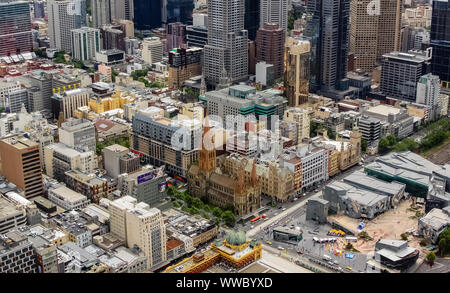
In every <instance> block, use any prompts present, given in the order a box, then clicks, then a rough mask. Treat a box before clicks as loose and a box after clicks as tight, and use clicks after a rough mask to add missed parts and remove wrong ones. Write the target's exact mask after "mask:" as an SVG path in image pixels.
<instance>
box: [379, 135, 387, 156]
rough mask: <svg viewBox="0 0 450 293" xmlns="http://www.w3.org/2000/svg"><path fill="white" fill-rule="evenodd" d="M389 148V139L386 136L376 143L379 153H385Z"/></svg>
mask: <svg viewBox="0 0 450 293" xmlns="http://www.w3.org/2000/svg"><path fill="white" fill-rule="evenodd" d="M388 150H389V140H388V139H387V138H386V137H383V138H381V139H380V142H379V143H378V151H379V152H380V153H385V152H387V151H388Z"/></svg>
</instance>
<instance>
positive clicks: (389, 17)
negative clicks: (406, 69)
mask: <svg viewBox="0 0 450 293" xmlns="http://www.w3.org/2000/svg"><path fill="white" fill-rule="evenodd" d="M373 3H374V2H373V1H371V0H362V1H351V4H350V5H351V7H350V14H351V19H352V23H351V28H350V51H351V52H353V53H354V54H355V57H356V61H357V63H356V68H358V69H361V70H362V71H364V72H371V71H372V70H373V69H374V68H375V66H376V62H377V60H379V59H380V58H381V56H382V55H383V54H386V53H390V52H393V51H398V50H399V49H400V31H401V29H400V25H401V21H400V20H401V0H381V1H380V2H379V7H377V6H374V7H371V5H373ZM372 8H373V9H372ZM371 9H372V10H371ZM377 9H379V11H377ZM369 12H370V13H369Z"/></svg>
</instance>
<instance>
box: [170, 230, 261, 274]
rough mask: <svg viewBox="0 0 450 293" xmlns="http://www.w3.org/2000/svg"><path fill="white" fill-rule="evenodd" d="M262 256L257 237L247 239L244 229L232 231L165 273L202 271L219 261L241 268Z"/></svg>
mask: <svg viewBox="0 0 450 293" xmlns="http://www.w3.org/2000/svg"><path fill="white" fill-rule="evenodd" d="M261 256H262V244H261V243H260V242H258V241H256V240H255V239H253V240H247V238H246V236H245V232H243V231H231V232H229V233H228V234H227V235H226V237H225V239H224V240H217V241H214V242H213V243H211V244H210V247H209V249H207V250H206V251H204V252H203V253H196V254H194V255H193V256H191V257H189V258H186V259H184V260H183V261H181V262H180V263H178V264H176V265H173V266H170V267H168V268H167V269H166V270H165V273H201V272H204V271H205V270H207V269H208V268H210V267H211V266H213V265H215V264H217V263H219V262H225V263H227V264H228V265H230V266H232V267H234V268H236V269H240V268H243V267H245V266H248V265H249V264H251V263H253V262H255V261H257V260H258V259H260V258H261Z"/></svg>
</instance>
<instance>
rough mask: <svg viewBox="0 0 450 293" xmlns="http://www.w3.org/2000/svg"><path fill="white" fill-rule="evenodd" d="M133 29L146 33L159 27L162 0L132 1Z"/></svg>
mask: <svg viewBox="0 0 450 293" xmlns="http://www.w3.org/2000/svg"><path fill="white" fill-rule="evenodd" d="M133 5H134V6H133V8H134V19H133V20H134V28H135V29H136V30H138V31H146V30H147V31H148V30H151V29H154V28H157V27H160V26H161V21H162V15H161V12H162V0H152V1H149V0H134V2H133Z"/></svg>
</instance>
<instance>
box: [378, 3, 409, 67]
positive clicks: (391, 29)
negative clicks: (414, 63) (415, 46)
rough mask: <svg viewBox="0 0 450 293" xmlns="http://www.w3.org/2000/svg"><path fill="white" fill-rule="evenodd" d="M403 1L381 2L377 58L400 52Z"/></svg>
mask: <svg viewBox="0 0 450 293" xmlns="http://www.w3.org/2000/svg"><path fill="white" fill-rule="evenodd" d="M402 2H403V1H402V0H380V13H379V19H378V41H377V50H378V54H377V58H378V59H381V58H382V56H383V55H384V54H386V53H390V52H393V51H399V50H400V32H401V25H402V24H401V19H402Z"/></svg>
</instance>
